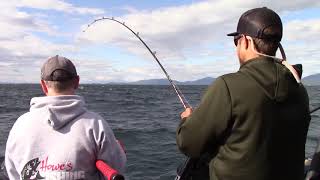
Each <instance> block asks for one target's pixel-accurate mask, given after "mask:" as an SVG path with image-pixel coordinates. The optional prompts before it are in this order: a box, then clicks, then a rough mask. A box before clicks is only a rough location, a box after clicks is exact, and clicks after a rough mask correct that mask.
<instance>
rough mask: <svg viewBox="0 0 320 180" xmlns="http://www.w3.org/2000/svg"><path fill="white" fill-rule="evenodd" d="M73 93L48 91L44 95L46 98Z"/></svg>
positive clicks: (71, 93) (72, 93)
mask: <svg viewBox="0 0 320 180" xmlns="http://www.w3.org/2000/svg"><path fill="white" fill-rule="evenodd" d="M74 94H75V93H74V91H71V90H70V91H64V92H55V91H48V93H47V94H46V95H47V96H63V95H74Z"/></svg>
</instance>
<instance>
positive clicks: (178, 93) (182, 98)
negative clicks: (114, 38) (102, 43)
mask: <svg viewBox="0 0 320 180" xmlns="http://www.w3.org/2000/svg"><path fill="white" fill-rule="evenodd" d="M104 20H110V21H114V22H117V23H119V24H121V25H122V26H124V27H125V28H127V29H128V30H129V31H131V32H132V33H133V34H134V35H135V36H136V37H137V38H138V39H139V40H140V41H141V42H142V44H143V45H144V46H145V47H146V48H147V49H148V51H149V52H150V53H151V55H152V57H153V58H154V59H155V60H156V61H157V63H158V65H159V66H160V68H161V69H162V71H163V72H164V74H165V75H166V77H167V79H168V81H169V82H170V84H171V86H172V87H173V89H174V91H175V93H176V94H177V96H178V98H179V100H180V102H181V104H182V105H183V107H184V108H185V109H186V108H189V107H191V106H190V104H189V102H188V101H187V99H186V98H185V97H184V95H183V94H182V92H181V91H180V89H179V87H178V86H177V85H176V84H175V83H174V81H172V79H171V78H170V76H169V74H168V73H167V71H166V70H165V68H164V67H163V66H162V64H161V63H160V61H159V59H158V58H157V56H156V52H155V51H151V49H150V48H149V46H148V45H147V44H146V43H145V42H144V41H143V40H142V39H141V37H140V36H139V32H135V31H133V30H132V29H131V28H130V27H129V26H127V25H126V24H125V23H124V22H120V21H118V20H116V19H114V18H113V17H112V18H108V17H102V18H99V19H95V20H94V21H93V22H92V23H90V24H88V27H87V28H86V29H85V30H83V32H86V31H87V30H88V29H89V27H90V26H92V25H93V24H95V23H96V22H98V21H104Z"/></svg>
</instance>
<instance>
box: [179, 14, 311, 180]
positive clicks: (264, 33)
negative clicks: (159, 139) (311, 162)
mask: <svg viewBox="0 0 320 180" xmlns="http://www.w3.org/2000/svg"><path fill="white" fill-rule="evenodd" d="M282 31H283V30H282V22H281V19H280V17H279V16H278V14H276V13H275V12H274V11H272V10H270V9H268V8H255V9H251V10H249V11H247V12H245V13H244V14H243V15H242V16H241V17H240V19H239V22H238V27H237V31H236V32H235V33H231V34H228V35H229V36H234V43H235V45H236V51H237V55H238V58H239V63H240V69H239V71H238V72H235V73H231V74H226V75H223V76H221V77H219V78H217V79H216V81H215V82H214V83H213V84H212V85H211V86H210V87H209V88H208V90H207V92H206V94H205V95H204V96H203V98H202V100H201V103H200V105H199V106H198V107H197V108H196V109H195V110H194V111H192V109H191V108H187V109H186V110H185V111H184V112H183V113H182V114H181V119H182V120H181V123H180V125H179V127H178V129H177V134H176V135H177V145H178V147H179V149H180V150H181V151H182V152H183V153H184V154H186V155H187V156H189V157H191V158H199V157H200V156H201V155H203V154H205V153H209V154H210V156H211V158H210V162H209V175H210V179H211V180H277V179H279V180H301V179H303V178H304V159H305V154H304V153H305V142H306V136H307V131H308V126H309V121H310V115H309V99H308V94H307V92H306V90H305V88H304V86H303V85H302V84H301V83H300V78H301V72H302V70H298V69H297V68H294V67H293V66H291V65H289V64H288V63H287V62H286V61H282V60H280V59H278V58H275V57H274V56H275V54H276V51H277V49H278V48H280V50H282V52H283V49H282V47H281V44H280V41H281V38H282ZM283 56H284V57H283V58H285V55H284V52H283ZM299 72H300V73H299Z"/></svg>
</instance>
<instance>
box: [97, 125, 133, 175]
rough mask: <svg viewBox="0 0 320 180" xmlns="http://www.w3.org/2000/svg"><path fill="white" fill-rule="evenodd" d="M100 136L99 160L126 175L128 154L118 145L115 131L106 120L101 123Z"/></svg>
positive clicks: (98, 145)
mask: <svg viewBox="0 0 320 180" xmlns="http://www.w3.org/2000/svg"><path fill="white" fill-rule="evenodd" d="M99 126H100V127H99V136H98V137H97V138H96V144H97V151H98V152H97V159H99V160H103V161H104V162H106V163H107V164H108V165H110V166H111V167H112V168H114V169H116V170H117V171H119V172H120V173H122V174H124V172H125V165H126V161H127V158H126V154H125V152H124V149H123V148H122V147H121V145H120V144H119V143H118V141H117V139H116V138H115V136H114V134H113V131H112V130H111V128H110V127H109V125H108V123H107V122H106V121H105V120H101V121H99Z"/></svg>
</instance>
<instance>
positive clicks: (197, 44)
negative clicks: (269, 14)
mask: <svg viewBox="0 0 320 180" xmlns="http://www.w3.org/2000/svg"><path fill="white" fill-rule="evenodd" d="M262 6H267V7H269V8H271V9H274V10H275V11H277V12H278V13H279V14H280V15H281V16H282V15H283V16H285V15H288V14H289V13H290V12H296V11H301V10H305V9H308V8H319V7H320V2H319V1H318V0H295V1H281V2H280V1H278V0H271V1H268V2H266V1H260V0H249V1H242V0H218V1H216V0H215V1H205V2H198V3H193V4H190V5H183V6H177V7H169V8H161V9H155V10H152V11H144V10H140V11H138V10H136V9H135V10H134V11H129V14H126V15H124V16H120V17H115V18H116V19H118V20H120V21H124V22H126V24H127V25H128V26H130V27H132V28H133V30H135V31H137V32H139V34H140V36H141V37H142V38H143V39H144V40H145V41H146V43H147V44H148V45H149V46H150V47H151V49H153V50H155V51H157V56H158V57H159V58H160V59H161V60H163V59H171V60H172V59H174V60H186V59H199V61H201V57H202V56H203V55H204V54H207V55H208V56H209V55H210V56H212V58H213V60H214V59H221V58H222V57H224V60H223V61H222V62H219V61H214V63H218V64H221V69H219V72H220V75H221V74H222V73H224V72H226V71H227V70H230V69H233V70H234V69H236V68H237V65H236V64H233V65H232V66H231V68H229V64H228V63H229V60H230V59H228V58H229V57H231V56H230V55H229V54H230V53H232V51H230V50H228V51H227V49H221V47H225V48H231V46H230V44H231V43H232V40H231V38H229V37H227V36H226V34H227V33H229V32H232V31H234V30H235V29H236V25H237V21H238V19H239V17H240V15H241V14H242V13H243V12H245V11H246V10H248V9H251V8H255V7H262ZM319 24H320V17H318V19H307V20H299V17H297V18H296V19H295V20H294V21H289V22H288V23H286V24H284V29H285V32H284V41H283V42H285V41H290V42H291V43H286V42H285V43H284V44H285V45H287V46H286V52H287V54H288V57H290V58H292V57H293V58H292V59H297V60H293V61H292V62H300V61H298V59H301V58H304V57H308V56H309V53H310V51H309V50H308V51H304V52H302V53H300V54H298V53H297V50H298V49H300V50H304V49H307V47H306V45H304V46H303V45H300V46H294V45H293V44H292V41H294V42H296V41H300V42H302V43H303V42H304V43H306V44H308V42H309V41H310V38H312V39H313V40H314V41H313V42H316V43H317V44H314V46H316V47H320V43H319V39H320V38H319V37H320V36H319V33H320V30H319ZM302 32H303V33H302ZM79 39H80V40H85V41H86V42H88V41H89V42H94V43H110V44H115V45H118V46H119V47H121V48H124V49H126V50H127V51H128V52H130V53H134V54H138V55H140V56H141V57H144V58H148V59H150V58H151V56H150V54H149V53H147V51H146V49H144V47H143V46H142V45H141V44H140V42H138V40H137V39H136V38H135V37H134V36H133V35H132V34H131V33H130V32H129V31H128V30H126V29H125V28H124V27H121V26H120V25H119V24H116V23H114V22H98V23H96V24H95V25H94V26H92V27H90V28H89V30H88V31H87V32H86V33H82V34H80V35H79ZM216 46H219V47H220V48H217V47H216ZM231 50H233V49H231ZM217 51H220V52H217ZM206 52H209V53H206ZM210 52H211V53H210ZM212 52H214V53H212ZM313 53H315V54H318V55H319V54H320V49H319V48H313ZM232 55H233V54H232ZM318 55H314V56H318ZM232 59H233V61H235V62H236V61H237V60H236V57H235V56H232ZM310 64H312V62H311V60H310V61H308V62H306V65H305V70H306V72H307V73H306V74H307V75H308V74H310V73H309V72H315V68H316V67H317V68H319V66H312V65H310ZM204 66H205V65H204ZM204 66H201V67H202V68H200V67H199V68H196V69H198V72H199V73H200V72H201V73H202V74H203V75H204V74H212V73H209V71H210V70H208V72H204V71H203V70H200V69H206V68H205V67H204ZM181 69H182V68H181ZM213 70H214V68H213V69H212V70H211V71H213ZM194 71H196V70H192V68H187V67H186V66H185V67H184V72H188V73H192V74H196V72H194ZM174 73H175V74H176V73H178V72H177V71H174ZM181 74H182V73H181ZM215 74H219V73H215ZM199 76H200V75H199ZM177 77H179V78H180V77H181V78H183V77H185V76H183V75H177ZM189 77H193V76H192V75H190V76H189ZM179 78H178V79H179Z"/></svg>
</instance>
